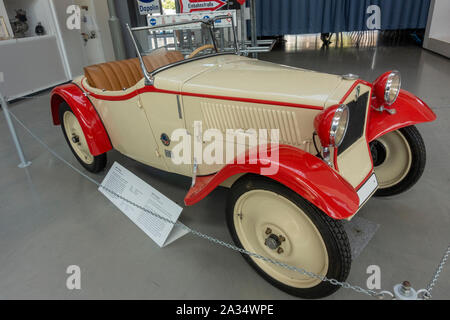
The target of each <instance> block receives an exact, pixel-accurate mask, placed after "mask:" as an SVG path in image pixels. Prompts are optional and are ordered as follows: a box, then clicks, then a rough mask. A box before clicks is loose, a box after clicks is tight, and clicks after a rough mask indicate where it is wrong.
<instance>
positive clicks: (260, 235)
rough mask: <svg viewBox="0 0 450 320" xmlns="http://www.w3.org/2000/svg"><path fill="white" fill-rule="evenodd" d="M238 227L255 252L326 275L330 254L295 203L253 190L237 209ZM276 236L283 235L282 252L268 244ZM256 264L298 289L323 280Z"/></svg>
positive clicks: (284, 269)
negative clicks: (271, 237)
mask: <svg viewBox="0 0 450 320" xmlns="http://www.w3.org/2000/svg"><path fill="white" fill-rule="evenodd" d="M233 221H234V226H235V229H236V233H237V236H238V237H239V240H240V242H241V244H242V246H243V247H244V248H245V249H246V250H249V251H251V252H255V253H258V254H261V255H263V256H266V257H268V258H272V259H274V260H278V261H280V262H283V263H286V264H288V265H292V266H296V267H298V268H303V269H305V270H307V271H310V272H314V273H316V274H319V275H322V276H325V275H326V274H327V272H328V252H327V249H326V246H325V243H324V241H323V239H322V236H321V234H320V232H319V230H318V229H317V228H316V226H315V225H314V223H313V222H312V221H311V220H310V219H309V217H308V216H307V215H306V214H305V213H304V212H303V210H302V209H300V208H299V207H298V206H296V205H295V204H294V203H293V202H291V201H289V200H288V199H286V198H285V197H282V196H280V195H278V194H276V193H274V192H271V191H267V190H253V191H249V192H246V193H245V194H243V195H242V196H241V197H240V198H239V199H238V200H237V201H236V204H235V206H234V215H233ZM267 228H270V230H271V231H272V232H271V233H272V234H275V235H277V236H279V235H282V236H283V237H284V238H285V241H283V242H281V245H280V247H281V248H282V249H283V252H282V253H278V251H277V249H271V248H269V247H268V246H267V245H265V240H266V239H267V237H268V236H269V235H268V234H267V233H266V231H267ZM252 259H253V261H254V262H255V263H256V264H257V265H258V266H259V267H260V268H261V269H262V270H264V272H266V273H267V274H268V275H269V276H271V277H272V278H274V279H276V280H277V281H279V282H281V283H283V284H285V285H288V286H291V287H295V288H311V287H314V286H316V285H317V284H319V283H320V282H321V281H320V280H318V279H315V278H310V277H308V276H306V275H302V274H300V273H299V272H297V271H292V270H288V269H286V268H283V267H281V266H278V265H275V264H272V263H269V262H265V261H263V260H261V259H257V258H253V257H252Z"/></svg>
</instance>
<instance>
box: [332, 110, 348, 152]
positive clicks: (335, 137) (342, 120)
mask: <svg viewBox="0 0 450 320" xmlns="http://www.w3.org/2000/svg"><path fill="white" fill-rule="evenodd" d="M349 115H350V112H349V109H348V107H347V106H346V105H345V104H341V105H340V106H339V107H338V108H337V109H336V112H335V113H334V116H333V120H332V121H331V128H330V143H331V144H332V145H333V146H335V147H339V146H340V145H341V143H342V141H343V140H344V137H345V133H346V132H347V127H348V120H349Z"/></svg>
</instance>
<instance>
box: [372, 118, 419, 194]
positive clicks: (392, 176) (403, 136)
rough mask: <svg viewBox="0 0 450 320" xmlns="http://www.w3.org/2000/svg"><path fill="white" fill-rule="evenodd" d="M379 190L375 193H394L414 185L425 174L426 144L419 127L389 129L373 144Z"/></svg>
mask: <svg viewBox="0 0 450 320" xmlns="http://www.w3.org/2000/svg"><path fill="white" fill-rule="evenodd" d="M370 151H371V153H372V160H373V165H374V171H375V175H376V176H377V180H378V184H379V189H378V190H377V192H376V193H375V196H380V197H383V196H393V195H396V194H399V193H401V192H404V191H406V190H408V189H409V188H411V187H412V186H413V185H414V184H415V183H416V182H417V181H418V180H419V178H420V177H421V176H422V173H423V170H424V168H425V162H426V151H425V143H424V142H423V139H422V136H421V135H420V132H419V130H417V128H416V127H415V126H409V127H405V128H401V129H399V130H395V131H392V132H389V133H387V134H385V135H383V136H381V137H379V138H377V139H376V140H374V141H372V142H371V143H370Z"/></svg>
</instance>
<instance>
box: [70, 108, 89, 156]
mask: <svg viewBox="0 0 450 320" xmlns="http://www.w3.org/2000/svg"><path fill="white" fill-rule="evenodd" d="M63 120H64V129H65V131H66V135H67V138H68V139H69V143H70V145H71V146H72V149H73V150H74V151H75V153H76V154H77V155H78V157H79V158H80V159H81V160H82V161H83V162H85V163H86V164H91V163H93V162H94V156H93V155H92V154H91V152H90V151H89V146H88V144H87V141H86V137H85V136H84V133H83V130H82V129H81V126H80V124H79V123H78V119H77V118H76V117H75V115H74V114H73V113H72V112H70V111H66V112H65V113H64V116H63Z"/></svg>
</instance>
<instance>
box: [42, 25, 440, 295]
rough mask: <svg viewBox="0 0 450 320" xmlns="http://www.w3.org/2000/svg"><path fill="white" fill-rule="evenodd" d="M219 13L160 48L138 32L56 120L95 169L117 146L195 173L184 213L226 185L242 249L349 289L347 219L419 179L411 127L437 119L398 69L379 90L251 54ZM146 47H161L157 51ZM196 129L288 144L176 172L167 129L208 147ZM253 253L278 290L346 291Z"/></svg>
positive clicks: (68, 94) (420, 164) (69, 94)
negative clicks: (271, 134)
mask: <svg viewBox="0 0 450 320" xmlns="http://www.w3.org/2000/svg"><path fill="white" fill-rule="evenodd" d="M216 19H217V18H216ZM216 19H205V20H198V21H191V22H190V23H189V26H187V25H186V26H185V27H186V28H183V23H177V24H171V25H165V26H164V27H165V28H166V29H165V30H166V32H167V30H171V31H169V32H173V35H174V38H175V39H176V40H175V41H174V42H173V43H169V44H167V45H165V46H162V47H158V48H156V45H157V42H158V41H156V40H158V39H157V37H158V36H159V34H158V33H155V32H154V31H155V29H156V27H141V28H133V29H131V28H129V31H130V35H131V37H132V39H133V42H134V44H135V45H136V49H137V56H138V57H137V58H135V59H130V60H123V61H114V62H107V63H103V64H98V65H93V66H89V67H86V68H85V75H84V76H82V77H79V78H76V79H74V80H73V82H72V83H70V84H65V85H61V86H58V87H56V88H55V89H54V90H53V91H52V95H51V111H52V115H53V123H54V124H55V125H61V127H62V131H63V133H64V136H65V138H66V140H67V143H68V144H69V146H70V148H71V150H72V152H73V154H74V155H75V157H76V158H77V159H78V161H79V162H80V163H81V165H82V166H83V167H84V168H86V169H87V170H89V171H91V172H99V171H101V170H102V169H104V167H105V165H106V158H107V152H108V151H109V150H111V149H113V148H114V149H116V150H118V151H119V152H121V153H122V154H124V155H126V156H128V157H131V158H133V159H135V160H137V161H139V162H141V163H144V164H146V165H150V166H152V167H155V168H159V169H161V170H165V171H168V172H173V173H177V174H180V175H185V176H190V177H193V184H192V186H191V188H190V190H189V191H188V192H187V195H186V197H185V203H186V205H193V204H195V203H197V202H198V201H200V200H201V199H203V198H205V197H206V196H207V195H208V194H209V193H210V192H211V191H213V190H214V189H215V188H216V187H218V186H219V185H221V186H225V187H227V188H229V189H230V191H229V198H228V202H227V204H226V218H227V223H228V227H229V230H230V233H231V236H232V238H233V240H234V242H235V243H236V245H237V246H239V247H242V248H244V249H246V250H248V251H251V252H254V253H258V254H260V255H262V256H266V257H268V258H271V259H273V260H277V261H280V262H283V263H285V264H288V265H292V266H297V267H299V268H303V269H305V270H307V271H310V272H313V273H315V274H318V275H321V276H326V277H327V278H333V279H336V280H338V281H344V280H345V279H346V278H347V275H348V274H349V271H350V265H351V252H350V245H349V240H348V238H347V235H346V232H345V230H344V228H343V225H342V222H341V220H343V219H351V218H352V217H353V216H354V215H355V214H356V212H357V211H358V210H359V209H360V208H361V207H362V206H363V205H364V204H365V202H366V201H367V200H368V199H369V198H370V197H371V196H372V195H375V196H391V195H395V194H399V193H401V192H404V191H405V190H407V189H409V188H410V187H411V186H413V185H414V184H415V183H416V182H417V181H418V179H419V177H420V176H421V175H422V172H423V170H424V166H425V146H424V142H423V140H422V137H421V135H420V133H419V131H418V130H417V129H416V127H415V126H414V125H415V124H417V123H422V122H427V121H433V120H434V119H436V116H435V114H434V113H433V111H432V110H431V109H430V108H429V107H428V106H427V105H426V104H425V103H424V102H423V101H422V100H420V99H419V98H417V97H416V96H414V95H413V94H411V93H409V92H407V91H404V90H402V89H401V88H400V73H399V72H398V71H388V72H386V73H384V74H382V75H381V76H380V77H379V78H378V79H377V80H376V81H375V82H373V83H370V82H367V81H364V80H361V79H358V77H357V76H355V75H353V74H347V75H331V74H324V73H318V72H313V71H309V70H303V69H298V68H292V67H288V66H282V65H278V64H273V63H269V62H264V61H260V60H257V59H251V58H248V57H246V56H245V55H244V54H242V52H241V51H240V48H239V47H238V45H237V42H236V41H234V40H233V39H230V38H226V36H225V35H227V33H226V32H222V31H221V30H217V29H216V28H214V23H215V21H216ZM197 24H198V28H197V29H196V27H195V26H194V25H197ZM188 28H189V30H187V29H188ZM233 30H234V28H233ZM194 35H196V36H197V38H200V41H194V40H193V39H194ZM233 35H234V34H233ZM228 36H229V34H228ZM155 39H156V40H155ZM187 40H189V41H187ZM149 41H155V43H154V42H152V48H153V50H150V49H149V48H148V47H149ZM186 41H187V42H189V46H188V47H186V45H185V44H186ZM230 48H231V49H232V50H230ZM196 121H201V122H202V124H203V127H204V129H215V130H218V131H219V132H222V133H225V131H226V130H227V129H234V130H237V129H242V130H243V132H246V130H249V129H255V130H257V129H278V130H279V143H278V144H272V143H270V144H269V143H268V144H266V148H270V152H276V153H277V154H278V157H277V158H276V159H275V160H274V159H273V158H269V157H268V156H267V154H265V155H264V154H262V153H257V157H260V158H261V159H258V160H261V161H256V162H252V163H249V162H246V163H236V162H235V161H231V162H226V163H212V164H211V163H200V162H196V161H195V159H193V156H191V160H192V161H191V162H190V163H179V164H176V163H175V162H174V161H173V159H172V157H173V151H174V150H173V148H175V147H176V144H175V143H173V141H171V134H172V132H174V131H175V130H177V129H180V128H182V129H184V130H185V131H186V132H187V134H188V135H189V136H190V137H192V139H193V140H196V139H197V140H198V139H200V142H201V144H205V143H206V142H207V141H206V140H205V139H204V138H203V137H197V136H194V133H193V132H194V126H195V125H194V124H195V122H196ZM236 143H237V142H236ZM245 146H246V148H244V149H245V153H246V155H247V154H249V152H251V151H250V148H249V147H248V146H247V145H245ZM262 160H264V161H262ZM270 162H272V163H270ZM271 164H275V165H276V166H277V170H276V172H272V173H271V174H263V171H262V170H260V169H261V167H264V166H267V165H271ZM244 258H245V259H246V261H247V262H248V263H249V264H250V265H251V266H252V267H253V268H254V269H256V271H257V272H258V273H259V274H260V275H261V276H262V277H263V278H265V279H266V280H267V281H269V282H270V283H271V284H273V285H274V286H276V287H278V288H280V289H281V290H283V291H285V292H287V293H289V294H292V295H295V296H298V297H304V298H319V297H324V296H327V295H329V294H331V293H333V292H334V291H336V290H337V289H338V287H337V286H334V285H333V284H331V283H329V282H323V281H321V280H319V279H317V278H311V277H309V276H306V275H303V274H301V273H298V272H296V271H293V270H289V269H286V268H283V267H281V266H279V265H275V264H272V263H269V262H267V261H264V260H261V259H257V258H255V257H251V256H248V255H245V254H244Z"/></svg>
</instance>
